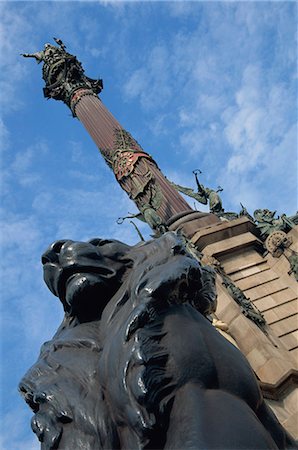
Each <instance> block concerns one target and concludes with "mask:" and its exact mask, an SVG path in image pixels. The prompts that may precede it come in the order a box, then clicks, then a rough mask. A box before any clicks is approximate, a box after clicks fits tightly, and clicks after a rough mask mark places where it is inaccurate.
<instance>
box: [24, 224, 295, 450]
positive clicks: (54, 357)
mask: <svg viewBox="0 0 298 450" xmlns="http://www.w3.org/2000/svg"><path fill="white" fill-rule="evenodd" d="M42 261H43V264H44V277H45V282H46V283H47V285H48V287H49V289H50V290H51V291H52V292H53V294H54V295H56V296H59V298H60V300H61V302H62V304H63V307H64V310H65V318H64V320H63V322H62V324H61V326H60V327H59V329H58V331H57V333H56V334H55V336H54V337H53V339H52V340H51V341H49V342H47V343H46V344H44V346H43V348H42V350H41V353H40V356H39V358H38V360H37V362H36V363H35V364H34V365H33V367H32V368H31V369H29V371H28V372H27V374H26V375H25V376H24V378H23V380H22V381H21V384H20V390H21V393H22V394H23V396H24V398H25V400H26V401H27V402H28V403H29V405H30V406H31V408H32V409H33V411H34V413H35V415H34V417H33V420H32V428H33V431H34V432H35V433H36V434H37V436H38V438H39V440H40V441H41V443H42V449H43V450H50V449H54V448H57V449H61V450H62V449H63V450H74V449H75V450H83V449H84V450H94V449H126V450H131V449H172V450H174V449H175V450H176V449H179V450H182V449H185V450H186V449H189V450H190V449H202V450H206V449H222V450H227V449H234V450H239V449H240V448H241V449H247V450H248V449H249V450H252V449H254V450H255V449H276V448H280V449H285V448H295V445H294V443H293V441H292V440H291V438H290V437H289V436H288V435H287V433H286V432H285V431H284V430H283V428H282V427H281V425H280V424H279V422H278V421H277V419H276V418H275V416H274V415H273V413H272V412H271V411H270V410H269V409H268V408H267V407H266V405H265V403H264V401H263V398H262V395H261V393H260V389H259V386H258V383H257V380H256V378H255V376H254V374H253V372H252V370H251V368H250V366H249V364H248V362H247V361H246V359H245V358H244V356H243V355H242V354H241V353H240V351H239V350H238V349H237V348H236V347H234V346H233V345H232V344H231V343H229V342H228V341H227V340H226V339H225V338H224V337H223V336H221V334H220V333H218V331H217V330H216V329H215V328H214V327H213V326H212V325H211V324H210V322H209V321H208V320H207V318H206V317H205V316H206V315H207V314H209V313H211V312H212V311H214V309H215V307H216V292H215V288H214V285H215V274H214V271H213V270H212V269H210V268H206V267H203V266H202V265H201V264H200V263H199V262H198V260H197V259H195V258H193V257H192V256H191V254H190V253H188V251H187V249H186V247H185V246H184V244H183V241H182V240H181V239H180V238H179V237H178V236H177V235H176V234H175V233H173V232H168V233H165V234H163V235H162V236H161V237H160V238H158V239H154V240H152V241H148V242H145V243H142V244H139V245H136V246H134V247H130V246H127V245H125V244H123V243H121V242H118V241H114V240H101V239H95V240H92V241H91V242H89V243H83V242H73V241H58V242H55V243H54V244H53V245H52V246H51V247H50V248H49V249H48V250H47V251H46V252H45V254H44V255H43V258H42Z"/></svg>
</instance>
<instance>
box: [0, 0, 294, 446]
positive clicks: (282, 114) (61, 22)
mask: <svg viewBox="0 0 298 450" xmlns="http://www.w3.org/2000/svg"><path fill="white" fill-rule="evenodd" d="M0 7H1V25H2V37H1V65H2V67H1V120H0V137H1V165H2V167H1V236H0V237H1V264H2V268H1V286H2V288H1V304H2V314H1V317H2V322H1V337H2V343H3V345H2V353H1V360H2V380H1V383H2V385H4V389H2V398H1V416H2V417H1V418H2V420H1V422H2V427H3V430H2V433H1V434H2V442H1V441H0V447H1V448H3V449H7V450H21V449H22V450H29V449H30V450H34V449H37V448H39V445H38V444H37V440H36V439H35V437H34V435H33V434H32V433H31V430H30V418H31V413H30V411H29V409H28V408H27V407H26V405H25V404H24V403H23V401H22V399H21V398H20V397H19V395H18V393H17V383H18V381H19V379H20V378H21V376H22V375H23V374H24V372H25V371H26V370H27V368H29V367H30V365H31V364H32V363H33V362H34V361H35V360H36V358H37V355H38V351H39V348H40V345H41V344H42V342H44V341H45V340H48V339H49V338H50V337H51V336H52V335H53V333H54V331H55V329H56V328H57V326H58V324H59V323H60V320H61V319H62V309H61V307H60V304H59V301H58V300H57V299H56V298H55V297H53V296H52V294H50V292H48V291H47V289H46V287H45V285H44V284H43V280H42V269H41V264H40V255H41V253H42V252H43V251H44V250H45V248H46V247H47V246H48V244H50V243H51V242H52V241H54V240H56V239H61V238H70V239H74V240H86V239H89V238H92V237H95V236H99V237H113V238H117V239H120V240H123V241H125V242H127V243H130V244H134V243H136V242H137V241H138V237H137V235H136V233H135V231H134V229H133V228H132V226H131V225H130V224H129V223H127V224H123V225H121V226H120V225H117V224H116V219H117V218H118V217H119V216H123V215H126V214H127V212H128V211H130V212H134V211H136V209H135V207H134V205H133V204H132V203H131V202H130V200H129V199H128V198H127V197H126V195H125V194H124V193H123V192H122V191H121V189H120V188H119V187H118V186H117V184H116V182H115V181H114V178H113V175H112V173H111V172H110V170H109V169H108V168H107V167H106V165H105V163H104V161H103V159H102V158H101V157H100V155H99V153H98V151H97V149H96V147H95V144H94V143H93V142H92V140H91V138H90V137H89V136H88V134H87V132H86V131H85V130H84V128H83V126H82V124H80V123H79V121H78V120H77V119H73V118H72V117H71V114H70V111H69V110H68V109H67V107H66V106H65V105H64V104H62V103H60V102H55V101H53V100H51V101H46V100H45V99H44V98H43V94H42V87H43V81H42V79H41V65H37V64H36V63H35V61H34V60H30V59H24V58H21V57H20V56H19V54H20V53H23V52H34V51H37V50H41V49H42V47H43V45H44V43H46V42H53V41H52V37H53V36H55V37H59V38H61V39H62V40H63V41H64V42H65V44H66V45H67V49H68V51H69V52H70V53H73V54H75V55H77V57H78V59H79V60H80V61H81V62H82V63H83V66H84V68H85V70H86V73H87V75H89V76H90V77H93V78H96V77H101V78H103V80H104V91H103V93H102V95H101V98H102V100H103V101H104V103H105V105H106V106H107V107H108V108H109V109H110V110H111V111H112V113H113V114H114V115H115V116H116V118H117V119H118V120H119V121H120V123H121V124H122V125H123V126H124V128H126V129H127V130H128V131H130V132H131V133H132V134H133V135H134V137H135V138H136V139H137V140H138V141H139V143H140V144H141V145H142V146H143V148H144V149H145V150H146V151H147V152H149V153H150V154H152V155H153V157H154V158H155V160H156V161H157V162H158V164H159V166H160V168H161V169H162V170H163V172H164V173H165V174H166V175H167V176H168V178H170V179H172V180H173V181H175V182H176V183H179V184H183V185H185V186H189V187H194V180H193V178H192V173H191V172H192V170H193V169H196V168H199V169H201V171H202V172H203V174H202V175H201V181H202V183H203V184H204V185H205V186H208V187H213V188H214V187H217V186H218V185H221V186H222V187H223V188H224V191H223V192H222V199H223V206H224V208H225V210H227V211H236V212H237V211H239V209H240V206H239V202H242V203H243V204H244V205H245V206H246V207H247V209H248V210H249V211H250V212H251V213H252V212H253V211H254V210H255V209H256V208H269V209H271V210H277V213H278V214H281V213H283V212H285V213H287V214H289V215H291V214H293V213H295V211H296V210H297V180H296V174H297V103H296V99H297V73H296V62H297V61H296V50H297V41H296V24H297V4H295V3H294V2H286V1H284V2H253V1H251V2H210V1H209V2H187V1H183V2H182V1H181V2H127V3H123V2H112V3H110V2H107V1H102V2H100V1H99V2H67V1H64V2H62V1H61V2H42V1H40V2H1V3H0ZM190 204H191V205H193V201H192V200H191V199H190ZM196 207H197V209H200V210H206V207H204V206H203V205H199V204H197V206H196ZM140 228H141V230H142V231H143V233H144V235H145V236H146V237H148V236H149V234H150V230H148V228H147V227H146V225H141V226H140Z"/></svg>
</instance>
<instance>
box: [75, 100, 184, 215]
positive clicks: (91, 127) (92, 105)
mask: <svg viewBox="0 0 298 450" xmlns="http://www.w3.org/2000/svg"><path fill="white" fill-rule="evenodd" d="M75 114H76V116H77V117H78V119H79V120H80V121H81V122H82V123H83V125H84V126H85V128H86V129H87V131H88V133H89V134H90V135H91V137H92V138H93V140H94V142H95V143H96V145H97V147H98V148H99V150H100V152H101V154H102V155H103V157H104V158H105V160H106V162H107V163H108V164H109V165H110V166H111V167H112V168H113V159H114V155H115V153H116V151H117V141H116V137H115V131H117V130H123V128H122V127H121V125H120V123H119V122H118V121H117V120H116V119H115V117H114V116H113V115H112V114H111V113H110V112H109V111H108V109H107V108H106V107H105V106H104V105H103V103H102V101H101V100H100V99H99V98H98V97H96V96H95V95H94V94H93V93H90V95H84V96H82V97H81V98H80V100H79V101H78V103H77V104H76V105H75ZM133 145H134V149H137V151H140V152H141V153H142V154H143V155H144V156H141V157H139V158H138V159H137V161H136V163H135V165H134V169H133V171H132V172H131V173H130V174H129V176H124V177H122V178H121V179H119V178H117V177H116V179H117V181H118V182H119V184H120V185H121V187H122V188H123V189H124V190H125V191H126V192H127V193H128V195H129V196H130V198H132V200H133V201H134V202H135V203H136V205H137V207H138V208H139V209H141V207H142V206H144V205H145V204H151V200H152V189H151V190H148V189H147V190H146V189H144V192H142V194H141V195H134V189H135V187H136V186H138V185H141V184H142V183H144V178H145V177H146V176H148V174H149V176H150V177H151V180H152V182H154V188H155V190H156V189H157V190H158V191H159V193H160V194H161V195H160V198H161V199H160V202H159V205H158V207H156V208H155V210H156V212H157V214H158V216H159V217H160V218H161V219H162V221H163V222H164V223H166V222H167V221H168V220H169V219H170V218H171V217H172V216H174V215H175V214H178V213H180V212H183V211H191V210H192V208H191V207H190V206H189V205H188V204H187V202H186V201H185V200H184V198H183V197H182V196H181V195H180V194H179V193H178V192H177V191H176V190H175V189H174V188H173V187H172V186H171V185H170V183H169V182H168V181H167V179H166V178H165V177H164V175H163V174H162V173H161V171H160V170H159V168H158V167H157V165H156V164H155V162H154V161H153V160H152V159H151V158H150V157H149V155H146V154H145V153H144V151H143V149H142V148H141V147H140V145H139V144H138V143H137V142H136V141H134V143H133ZM147 191H148V192H147Z"/></svg>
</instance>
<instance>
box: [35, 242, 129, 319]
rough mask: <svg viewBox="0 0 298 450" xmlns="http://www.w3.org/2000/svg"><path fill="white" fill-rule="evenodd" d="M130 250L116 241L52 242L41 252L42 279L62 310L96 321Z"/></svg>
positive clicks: (119, 278) (115, 286)
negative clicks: (57, 298)
mask: <svg viewBox="0 0 298 450" xmlns="http://www.w3.org/2000/svg"><path fill="white" fill-rule="evenodd" d="M130 249H131V247H130V246H128V245H126V244H123V243H122V242H119V241H116V240H103V239H92V240H91V241H89V242H74V241H71V240H60V241H56V242H54V243H53V244H52V245H51V246H50V247H49V248H48V249H47V250H46V251H45V253H44V254H43V255H42V263H43V267H44V280H45V282H46V284H47V286H48V288H49V289H50V290H51V292H52V293H53V294H54V295H56V296H57V297H59V298H60V300H61V302H62V304H63V306H64V310H65V311H66V312H69V313H70V314H71V315H74V316H77V317H78V319H79V320H80V322H85V321H89V320H96V319H98V318H100V315H101V312H102V310H103V309H104V307H105V306H106V304H107V303H108V301H109V300H110V299H111V297H113V295H114V294H115V293H116V292H117V290H118V289H119V287H120V284H121V282H122V278H123V275H124V273H125V272H126V270H127V269H128V268H129V267H130V266H131V262H130V260H129V259H127V254H128V252H129V250H130Z"/></svg>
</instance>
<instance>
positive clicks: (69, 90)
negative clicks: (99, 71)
mask: <svg viewBox="0 0 298 450" xmlns="http://www.w3.org/2000/svg"><path fill="white" fill-rule="evenodd" d="M54 40H55V41H56V43H57V44H58V45H59V47H57V46H55V45H51V44H45V46H44V50H42V51H40V52H36V53H23V54H22V56H24V57H25V58H35V59H36V61H37V62H38V63H41V62H43V68H42V77H43V79H44V81H45V83H46V85H45V87H44V88H43V93H44V96H45V97H46V98H53V99H55V100H62V101H63V102H64V103H66V104H67V106H69V107H70V108H71V99H72V96H73V95H74V93H75V92H76V91H77V90H78V89H82V88H83V89H88V91H89V93H90V94H91V95H92V92H93V94H94V95H97V94H99V93H100V92H101V90H102V89H103V83H102V80H101V79H98V80H95V79H92V78H89V77H87V76H86V75H85V71H84V69H83V67H82V64H81V63H80V61H78V59H77V58H76V56H74V55H71V54H70V53H68V52H66V50H65V48H66V47H65V45H64V44H63V42H62V41H61V40H60V39H55V38H54ZM74 106H75V105H74ZM72 112H73V115H74V116H75V112H74V109H72Z"/></svg>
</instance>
